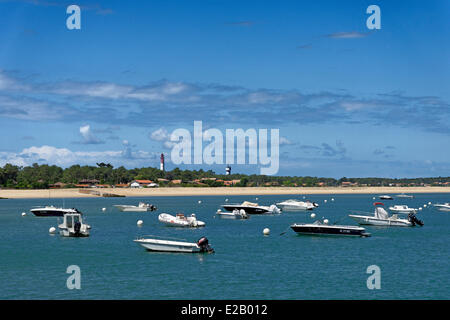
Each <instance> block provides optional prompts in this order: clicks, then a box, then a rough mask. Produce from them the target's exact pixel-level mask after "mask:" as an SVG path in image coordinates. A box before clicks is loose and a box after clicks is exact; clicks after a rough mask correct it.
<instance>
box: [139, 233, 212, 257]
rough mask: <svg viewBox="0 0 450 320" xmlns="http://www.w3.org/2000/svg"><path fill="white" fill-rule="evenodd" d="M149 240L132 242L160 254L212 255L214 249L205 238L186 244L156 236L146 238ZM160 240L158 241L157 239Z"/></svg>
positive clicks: (140, 239)
mask: <svg viewBox="0 0 450 320" xmlns="http://www.w3.org/2000/svg"><path fill="white" fill-rule="evenodd" d="M148 237H151V238H144V237H142V238H139V239H136V240H133V241H134V242H136V243H138V244H140V245H141V246H143V247H144V248H145V249H147V250H149V251H160V252H185V253H213V252H214V249H213V248H211V247H210V245H209V241H208V239H207V238H206V237H202V238H200V239H199V240H198V241H197V242H186V241H176V240H167V239H162V238H160V237H157V236H148ZM158 238H160V239H158Z"/></svg>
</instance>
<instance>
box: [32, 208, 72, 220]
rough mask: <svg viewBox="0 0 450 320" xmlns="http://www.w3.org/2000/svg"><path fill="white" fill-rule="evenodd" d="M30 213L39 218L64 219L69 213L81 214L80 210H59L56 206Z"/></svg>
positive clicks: (36, 209)
mask: <svg viewBox="0 0 450 320" xmlns="http://www.w3.org/2000/svg"><path fill="white" fill-rule="evenodd" d="M30 212H31V213H32V214H34V215H35V216H37V217H62V216H64V215H65V214H67V213H81V212H80V211H78V209H75V208H71V209H66V208H57V207H55V206H45V207H40V208H34V209H31V210H30Z"/></svg>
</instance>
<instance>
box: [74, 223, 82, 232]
mask: <svg viewBox="0 0 450 320" xmlns="http://www.w3.org/2000/svg"><path fill="white" fill-rule="evenodd" d="M73 230H74V231H75V234H76V235H79V234H80V230H81V222H80V221H77V222H75V225H74V226H73Z"/></svg>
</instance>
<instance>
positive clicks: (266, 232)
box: [263, 228, 270, 236]
mask: <svg viewBox="0 0 450 320" xmlns="http://www.w3.org/2000/svg"><path fill="white" fill-rule="evenodd" d="M263 233H264V235H265V236H268V235H269V234H270V229H269V228H264V230H263Z"/></svg>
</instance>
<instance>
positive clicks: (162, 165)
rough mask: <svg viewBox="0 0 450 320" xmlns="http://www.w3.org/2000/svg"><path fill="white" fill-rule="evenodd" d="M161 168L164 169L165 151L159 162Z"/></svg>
mask: <svg viewBox="0 0 450 320" xmlns="http://www.w3.org/2000/svg"><path fill="white" fill-rule="evenodd" d="M159 169H160V170H161V171H164V153H161V162H160V164H159Z"/></svg>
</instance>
